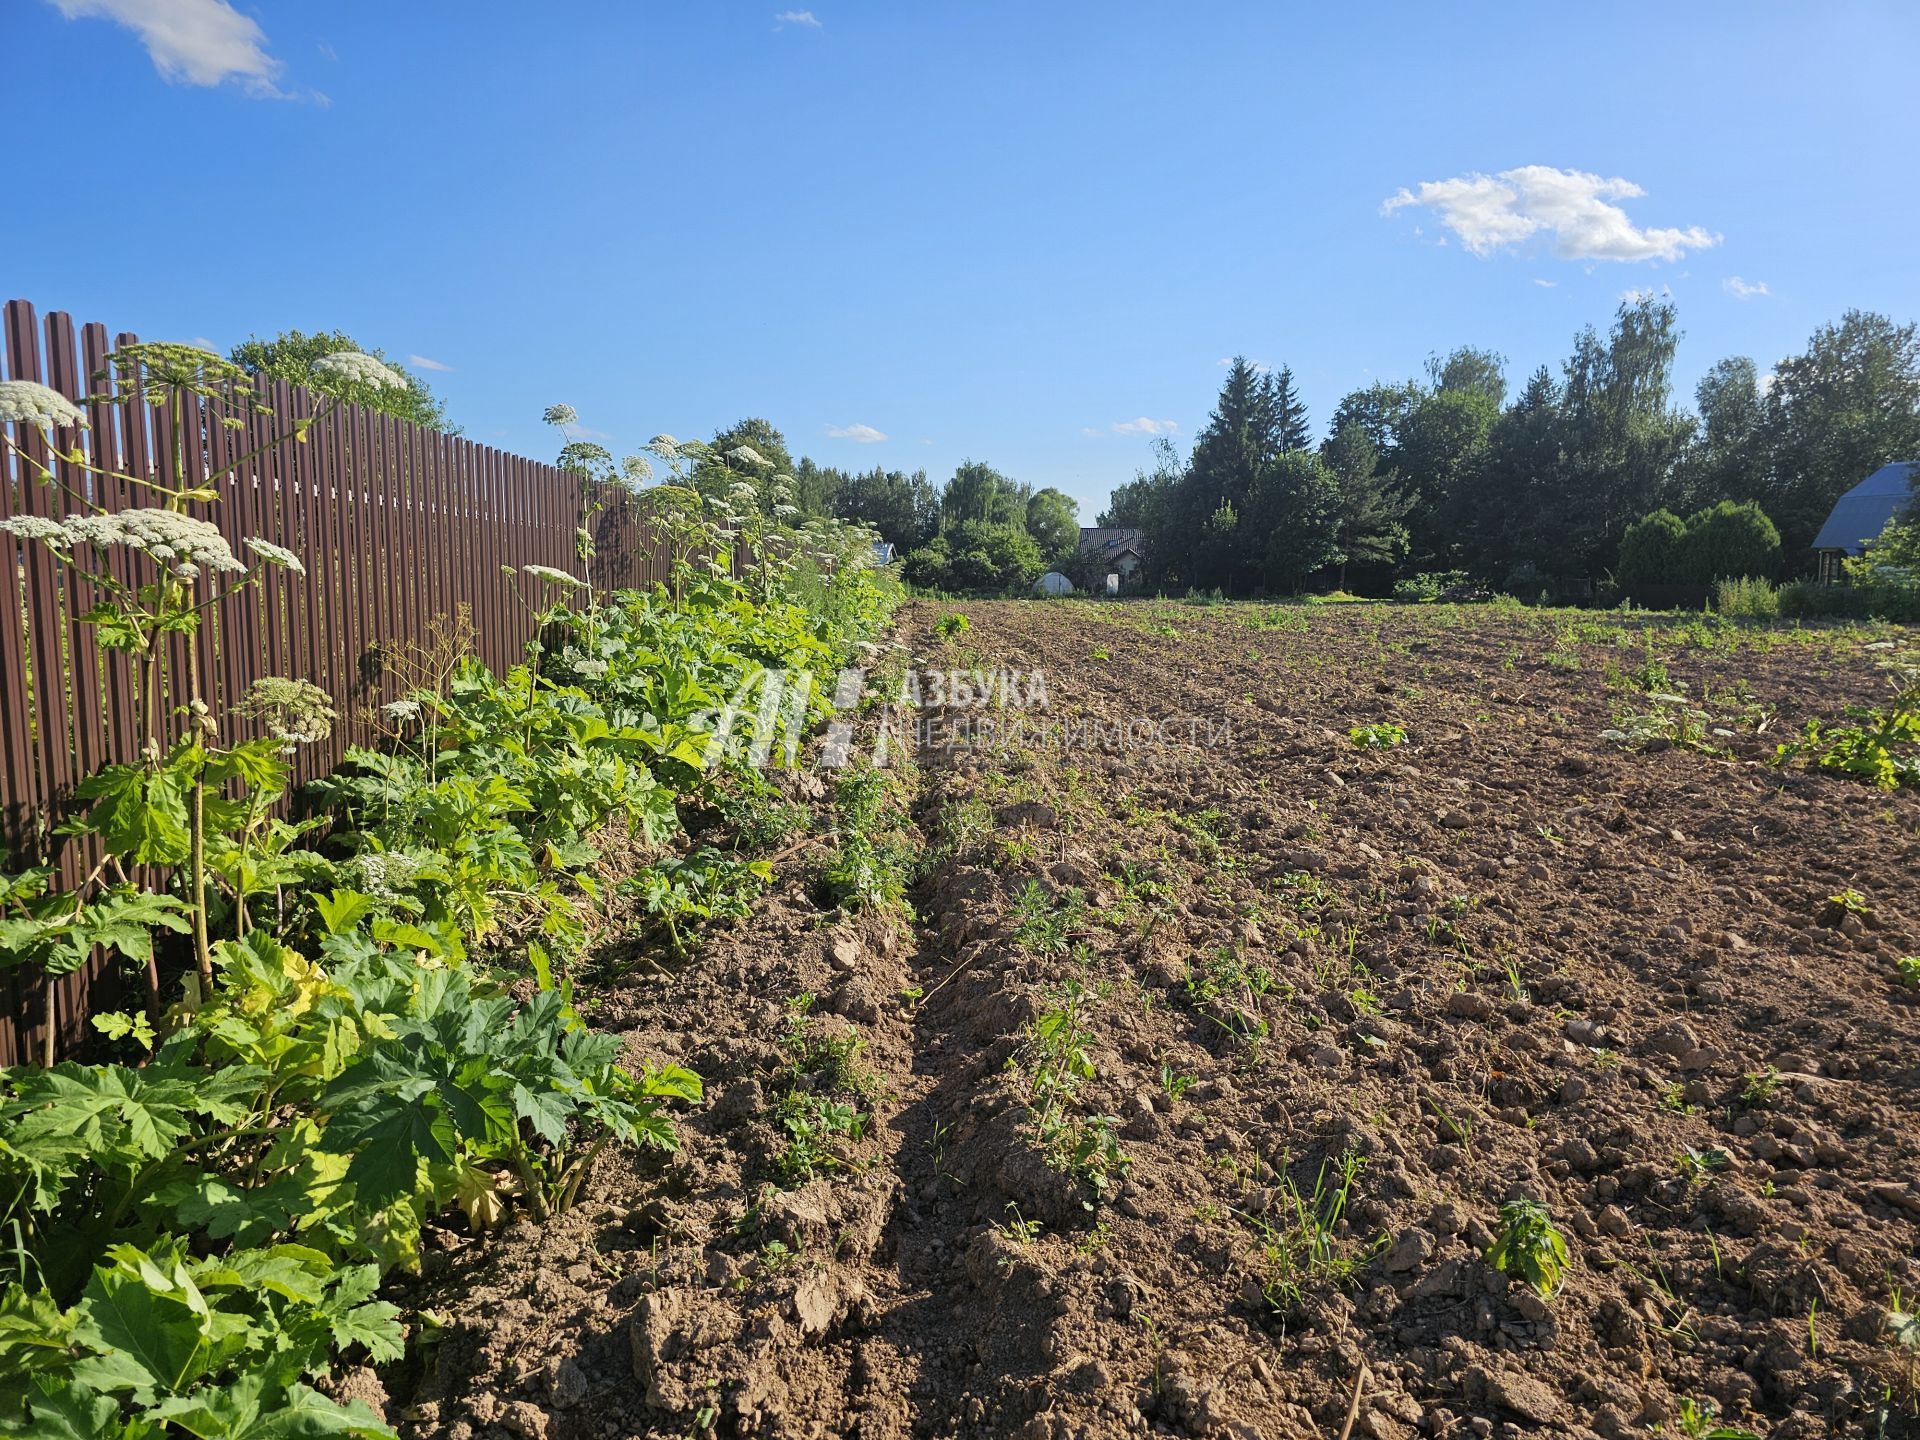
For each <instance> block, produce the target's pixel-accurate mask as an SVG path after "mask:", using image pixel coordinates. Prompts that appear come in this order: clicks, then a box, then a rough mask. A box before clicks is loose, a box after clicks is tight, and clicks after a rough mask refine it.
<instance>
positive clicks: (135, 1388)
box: [73, 1263, 209, 1400]
mask: <svg viewBox="0 0 1920 1440" xmlns="http://www.w3.org/2000/svg"><path fill="white" fill-rule="evenodd" d="M148 1269H152V1270H153V1274H147V1273H144V1272H145V1271H146V1270H148ZM171 1270H172V1273H168V1272H167V1271H166V1270H162V1269H160V1268H159V1267H154V1266H150V1265H149V1266H138V1267H135V1268H134V1269H133V1270H131V1271H130V1270H129V1269H128V1268H125V1267H121V1266H116V1267H111V1268H110V1267H107V1266H101V1267H100V1268H98V1269H96V1270H95V1271H94V1272H93V1278H92V1279H91V1280H89V1281H88V1282H87V1288H86V1290H85V1291H84V1292H83V1293H82V1295H81V1297H80V1303H79V1305H78V1306H76V1307H75V1309H74V1316H73V1339H74V1343H76V1344H78V1345H81V1346H84V1347H86V1348H87V1349H89V1350H92V1351H95V1352H96V1353H95V1354H93V1355H89V1356H88V1357H87V1358H85V1359H83V1360H81V1361H79V1362H78V1363H77V1364H76V1365H75V1366H74V1375H75V1377H76V1378H77V1379H81V1380H84V1381H85V1382H86V1383H87V1384H89V1385H92V1386H93V1387H94V1388H95V1389H98V1390H106V1391H109V1392H112V1391H121V1390H128V1391H132V1392H134V1394H135V1396H136V1397H137V1398H141V1399H143V1400H144V1399H146V1398H148V1397H150V1396H152V1395H154V1394H166V1393H170V1392H173V1391H177V1390H179V1389H181V1388H182V1387H184V1386H186V1385H189V1384H191V1383H192V1382H193V1381H194V1380H196V1379H198V1378H199V1376H200V1375H201V1374H202V1372H203V1371H204V1368H205V1365H206V1362H207V1356H208V1343H207V1342H208V1338H209V1337H208V1325H207V1316H206V1310H205V1301H204V1299H203V1298H202V1297H201V1296H200V1294H199V1291H198V1289H197V1288H195V1287H194V1285H193V1282H192V1281H191V1280H188V1279H187V1278H186V1275H185V1272H184V1271H182V1270H180V1269H179V1267H178V1265H177V1263H176V1264H174V1265H173V1266H172V1267H171ZM156 1278H158V1279H159V1282H160V1283H159V1284H158V1285H156V1284H155V1283H154V1282H155V1279H156Z"/></svg>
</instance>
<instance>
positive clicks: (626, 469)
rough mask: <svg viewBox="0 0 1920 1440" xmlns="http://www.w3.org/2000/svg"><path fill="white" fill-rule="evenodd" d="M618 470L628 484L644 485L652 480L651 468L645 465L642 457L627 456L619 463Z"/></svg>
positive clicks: (645, 461) (644, 457)
mask: <svg viewBox="0 0 1920 1440" xmlns="http://www.w3.org/2000/svg"><path fill="white" fill-rule="evenodd" d="M620 469H621V471H622V473H623V474H625V475H626V477H627V480H628V482H629V483H630V484H634V485H644V484H646V483H647V481H649V480H651V479H652V478H653V466H651V465H649V464H648V463H647V459H646V456H644V455H629V456H627V457H626V459H624V460H622V461H621V462H620Z"/></svg>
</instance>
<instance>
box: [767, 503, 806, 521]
mask: <svg viewBox="0 0 1920 1440" xmlns="http://www.w3.org/2000/svg"><path fill="white" fill-rule="evenodd" d="M773 513H774V514H775V515H778V516H779V517H780V518H781V519H782V520H786V519H790V518H791V517H793V516H795V515H798V514H799V513H800V507H799V506H798V505H776V506H774V507H773Z"/></svg>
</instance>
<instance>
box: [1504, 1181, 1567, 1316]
mask: <svg viewBox="0 0 1920 1440" xmlns="http://www.w3.org/2000/svg"><path fill="white" fill-rule="evenodd" d="M1487 1263H1488V1264H1489V1265H1491V1266H1493V1268H1494V1269H1496V1270H1503V1271H1505V1272H1506V1273H1507V1274H1509V1275H1513V1276H1516V1277H1518V1278H1519V1279H1520V1280H1522V1281H1524V1282H1525V1283H1526V1284H1527V1285H1528V1286H1529V1287H1530V1288H1531V1289H1532V1290H1533V1292H1534V1294H1536V1295H1538V1296H1539V1297H1540V1298H1541V1299H1542V1300H1549V1299H1551V1298H1553V1294H1554V1292H1555V1291H1556V1290H1558V1289H1559V1288H1560V1281H1561V1278H1562V1277H1563V1276H1564V1275H1565V1274H1566V1270H1567V1267H1568V1265H1570V1264H1571V1263H1572V1258H1571V1257H1570V1256H1569V1255H1568V1253H1567V1242H1566V1240H1565V1239H1563V1238H1562V1237H1561V1234H1560V1232H1559V1231H1558V1230H1556V1229H1554V1228H1553V1217H1552V1216H1551V1215H1549V1214H1548V1213H1547V1207H1546V1206H1544V1205H1542V1204H1541V1203H1540V1202H1539V1201H1538V1200H1509V1201H1507V1203H1506V1204H1504V1205H1502V1206H1501V1207H1500V1234H1499V1235H1498V1237H1496V1238H1495V1240H1494V1242H1493V1244H1492V1245H1491V1246H1490V1247H1489V1248H1488V1250H1487Z"/></svg>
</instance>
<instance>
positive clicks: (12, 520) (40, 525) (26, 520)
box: [0, 515, 73, 550]
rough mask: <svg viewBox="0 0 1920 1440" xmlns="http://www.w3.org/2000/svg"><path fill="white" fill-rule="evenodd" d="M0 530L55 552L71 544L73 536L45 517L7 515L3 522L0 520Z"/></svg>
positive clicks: (65, 528)
mask: <svg viewBox="0 0 1920 1440" xmlns="http://www.w3.org/2000/svg"><path fill="white" fill-rule="evenodd" d="M0 530H5V531H6V532H7V533H8V534H9V535H15V536H18V537H19V538H20V539H22V540H38V541H39V542H40V543H41V544H43V545H50V546H52V547H53V548H54V549H55V550H64V549H66V548H67V546H69V545H71V544H72V543H73V536H72V535H70V534H68V533H67V527H66V526H65V525H64V524H63V523H62V522H60V521H58V520H55V519H53V518H52V517H50V516H47V515H9V516H8V517H7V518H6V519H5V520H0Z"/></svg>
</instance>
